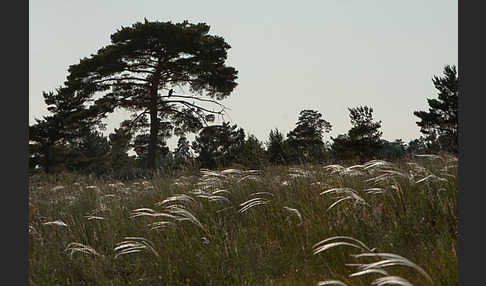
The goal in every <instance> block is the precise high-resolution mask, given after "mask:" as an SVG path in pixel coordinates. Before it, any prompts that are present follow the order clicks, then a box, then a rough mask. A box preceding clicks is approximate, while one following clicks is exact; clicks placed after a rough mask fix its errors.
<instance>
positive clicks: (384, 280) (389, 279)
mask: <svg viewBox="0 0 486 286" xmlns="http://www.w3.org/2000/svg"><path fill="white" fill-rule="evenodd" d="M371 284H372V285H377V286H381V285H401V286H413V284H412V283H410V282H409V281H408V280H407V279H405V278H402V277H400V276H386V277H381V278H378V279H375V280H374V281H373V282H371Z"/></svg>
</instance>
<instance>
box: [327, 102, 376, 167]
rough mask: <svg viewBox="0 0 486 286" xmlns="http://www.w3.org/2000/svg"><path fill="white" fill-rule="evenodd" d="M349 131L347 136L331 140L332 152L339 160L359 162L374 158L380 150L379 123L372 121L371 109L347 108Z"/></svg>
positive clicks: (343, 135) (360, 107)
mask: <svg viewBox="0 0 486 286" xmlns="http://www.w3.org/2000/svg"><path fill="white" fill-rule="evenodd" d="M348 110H349V118H350V120H351V125H352V127H351V129H350V130H349V131H348V133H347V134H341V135H340V136H338V137H336V138H332V140H333V144H332V150H333V152H334V154H335V155H336V157H337V158H339V159H353V158H356V159H357V160H359V161H363V160H368V159H371V158H373V157H375V156H376V155H377V154H378V152H379V151H380V149H381V148H382V141H381V135H382V132H381V131H380V130H379V129H380V128H381V121H374V120H373V108H371V107H368V106H358V107H354V108H348Z"/></svg>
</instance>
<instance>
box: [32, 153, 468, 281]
mask: <svg viewBox="0 0 486 286" xmlns="http://www.w3.org/2000/svg"><path fill="white" fill-rule="evenodd" d="M30 188H31V189H30V198H29V202H30V207H31V209H32V210H34V212H33V214H32V215H31V221H30V223H29V237H30V240H29V242H30V243H29V255H30V256H29V264H30V268H29V276H30V282H31V285H57V284H58V285H317V284H319V285H332V284H331V283H335V285H371V284H372V283H374V285H387V284H391V283H395V284H397V283H398V284H399V285H408V284H406V283H409V284H410V285H425V284H427V283H428V284H430V285H457V280H458V278H457V272H458V270H457V268H458V264H457V239H458V238H457V235H458V234H457V229H458V227H457V196H458V183H457V160H456V159H455V158H452V157H446V156H442V157H430V156H429V157H417V158H415V159H414V160H413V161H411V162H395V163H390V162H384V161H371V162H368V163H366V164H363V165H354V166H340V165H329V166H324V165H306V166H303V165H302V166H294V167H291V168H287V167H282V166H277V167H269V168H266V169H264V170H260V171H257V170H250V171H242V170H235V169H233V170H223V171H209V170H200V171H199V172H197V173H194V172H192V173H186V174H179V175H177V176H173V177H154V178H152V179H150V180H141V179H139V180H132V181H125V182H120V181H111V180H110V181H109V180H101V179H92V178H87V177H82V176H78V175H75V174H62V175H56V176H46V175H41V176H38V177H32V178H31V184H30ZM326 239H331V240H326ZM330 243H333V244H332V245H330ZM368 246H369V247H368ZM319 247H320V248H319ZM370 247H372V248H371V249H370ZM319 249H320V251H319ZM394 259H395V260H394ZM380 261H385V262H382V264H380ZM377 263H378V264H377ZM387 263H388V264H387ZM400 263H402V264H400ZM407 263H408V264H407ZM353 265H354V266H353ZM370 265H371V266H370ZM407 265H408V267H407ZM412 266H413V267H412ZM385 267H386V269H385ZM418 269H420V271H419V270H418ZM357 273H358V274H357ZM424 273H425V275H426V276H427V278H425V276H424ZM380 279H381V280H380ZM429 280H430V281H429ZM336 283H337V284H336ZM339 283H342V284H339ZM400 283H401V284H400Z"/></svg>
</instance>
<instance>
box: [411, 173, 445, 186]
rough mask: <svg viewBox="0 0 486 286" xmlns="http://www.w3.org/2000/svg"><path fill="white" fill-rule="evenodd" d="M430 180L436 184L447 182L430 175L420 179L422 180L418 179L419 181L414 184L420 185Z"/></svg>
mask: <svg viewBox="0 0 486 286" xmlns="http://www.w3.org/2000/svg"><path fill="white" fill-rule="evenodd" d="M432 180H435V181H438V182H447V179H445V178H441V177H439V176H436V175H434V174H431V175H428V176H427V177H425V178H422V179H420V180H418V181H416V182H414V183H415V184H419V183H422V182H425V181H432Z"/></svg>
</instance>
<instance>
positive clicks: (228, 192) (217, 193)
mask: <svg viewBox="0 0 486 286" xmlns="http://www.w3.org/2000/svg"><path fill="white" fill-rule="evenodd" d="M220 194H226V195H231V192H230V191H228V190H216V191H213V192H212V193H211V195H213V196H217V195H220Z"/></svg>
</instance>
